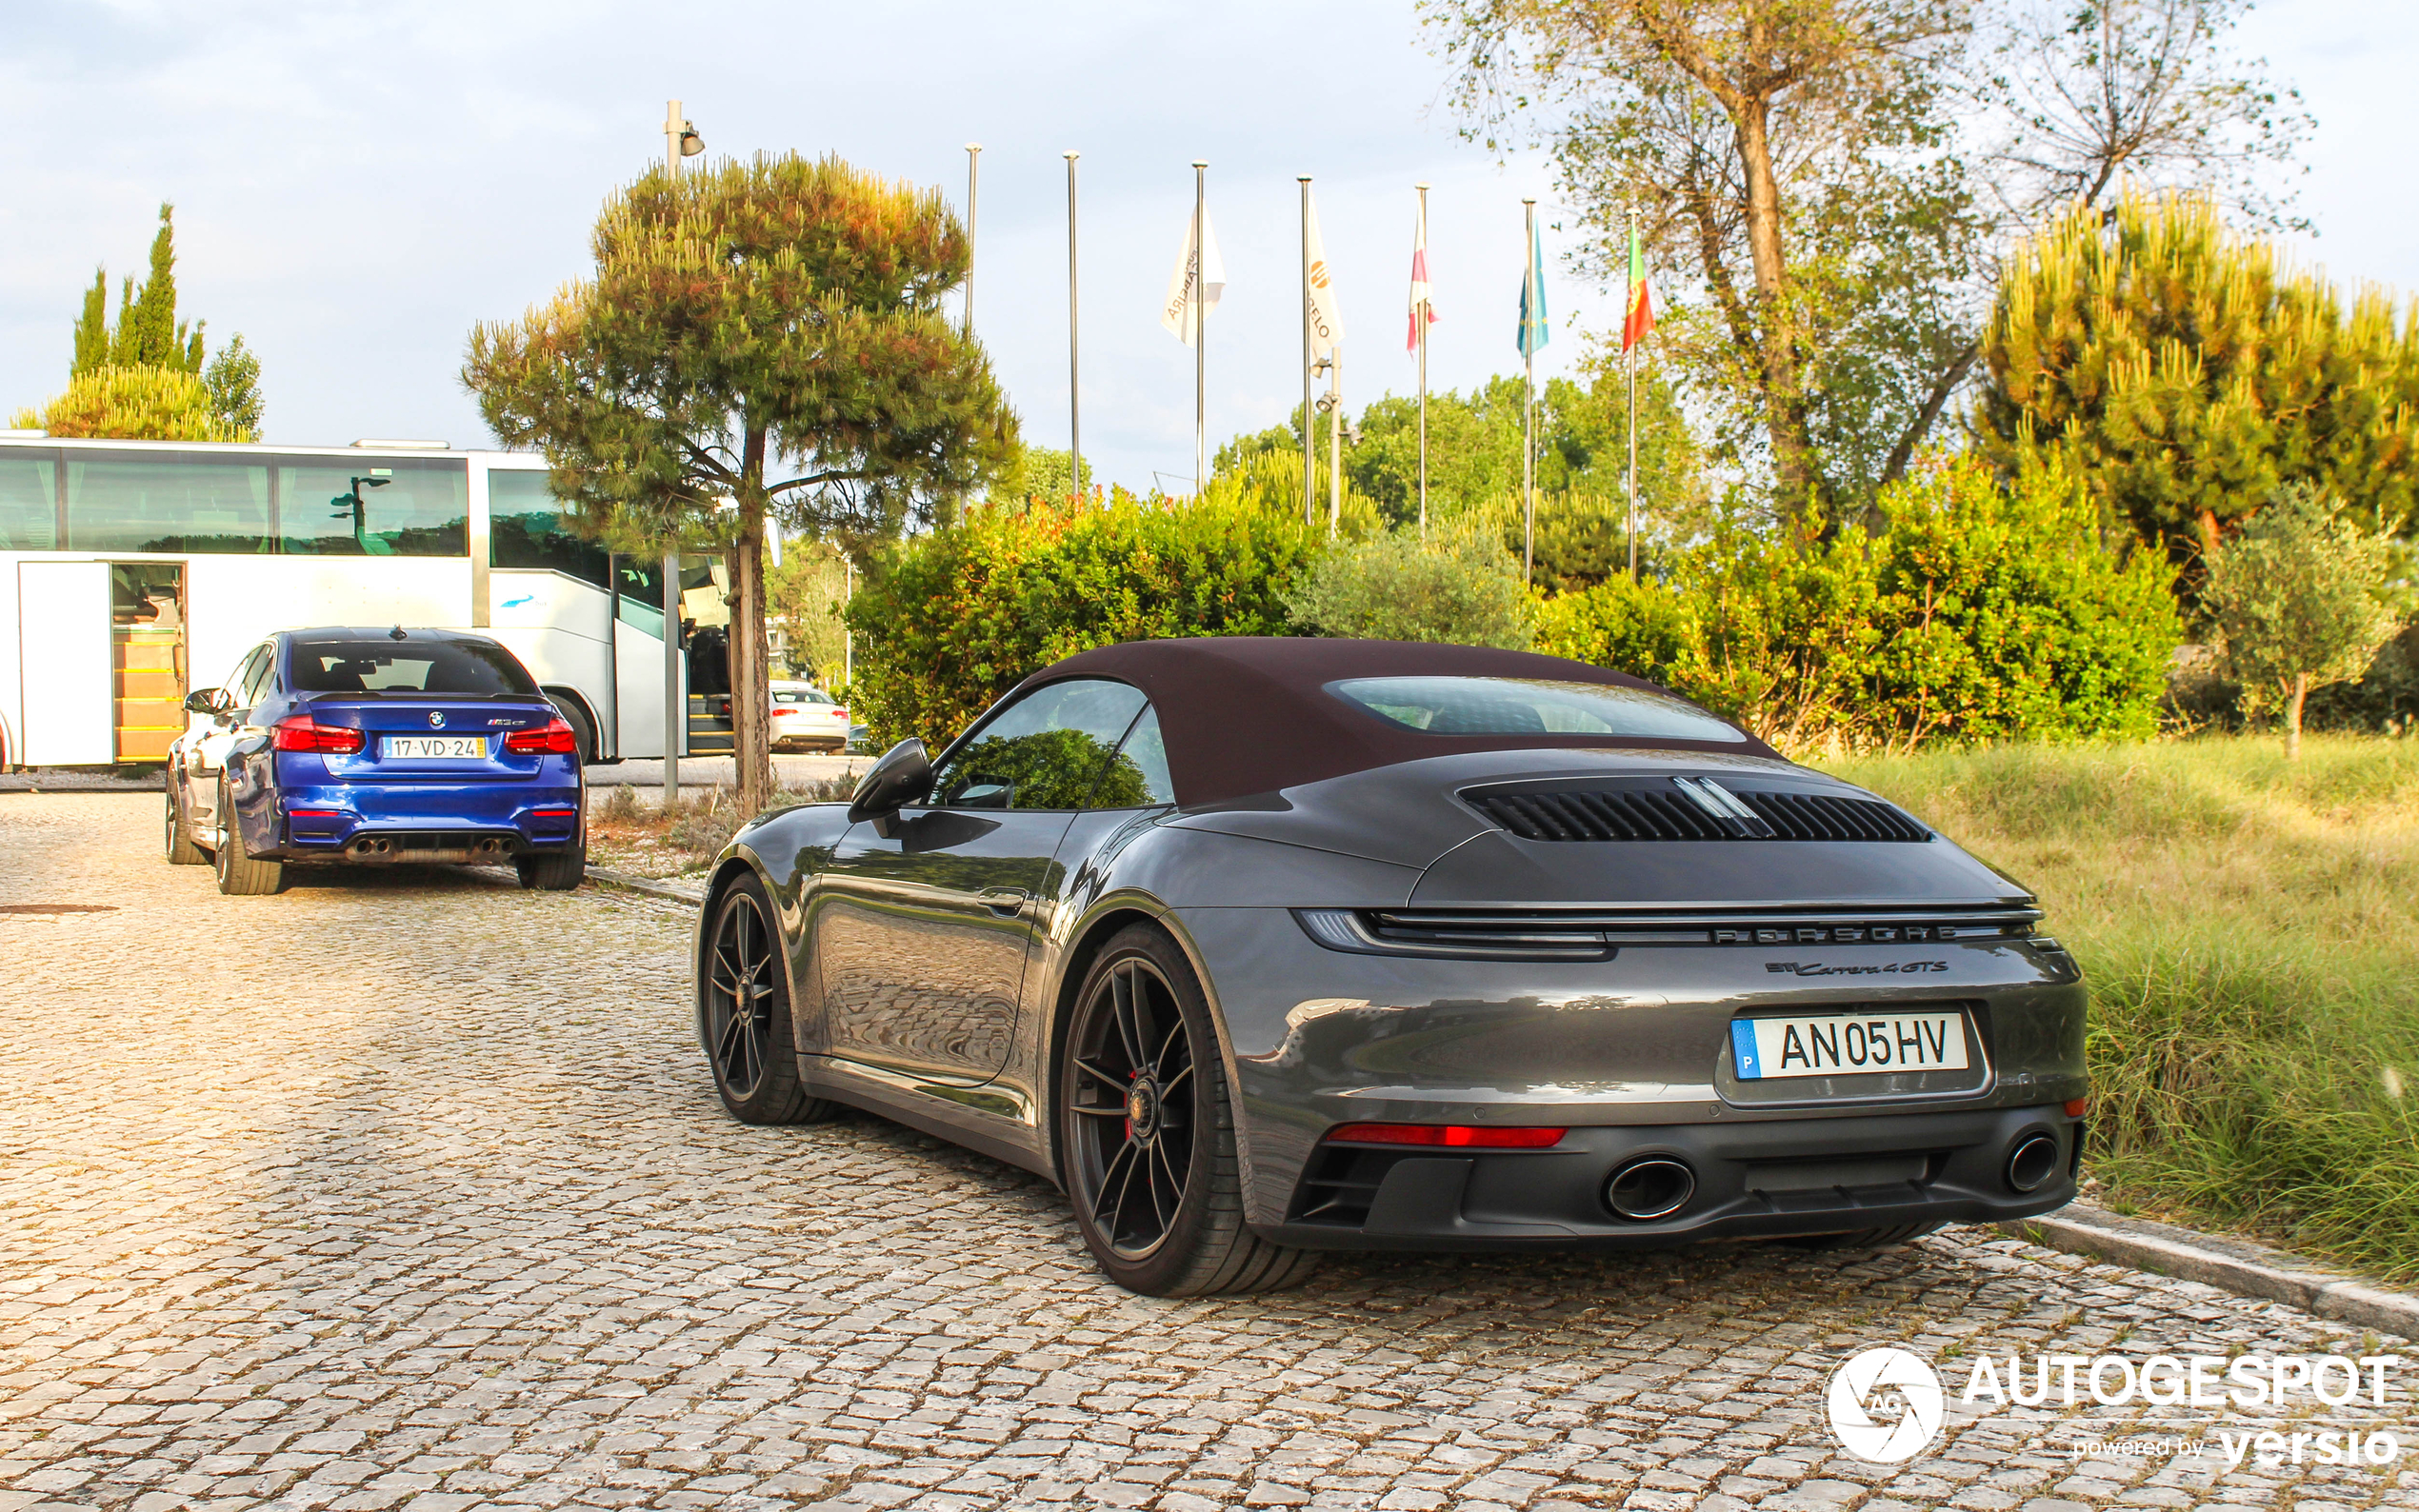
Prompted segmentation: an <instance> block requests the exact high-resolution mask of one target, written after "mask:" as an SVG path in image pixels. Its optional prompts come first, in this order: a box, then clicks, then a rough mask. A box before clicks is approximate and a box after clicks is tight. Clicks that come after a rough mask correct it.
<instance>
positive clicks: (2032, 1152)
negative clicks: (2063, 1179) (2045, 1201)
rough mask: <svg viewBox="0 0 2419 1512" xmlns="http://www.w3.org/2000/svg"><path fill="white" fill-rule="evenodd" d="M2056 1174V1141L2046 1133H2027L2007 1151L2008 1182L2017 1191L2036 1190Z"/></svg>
mask: <svg viewBox="0 0 2419 1512" xmlns="http://www.w3.org/2000/svg"><path fill="white" fill-rule="evenodd" d="M2057 1174H2058V1142H2057V1141H2056V1140H2054V1139H2052V1138H2050V1137H2049V1135H2047V1134H2028V1135H2026V1136H2025V1137H2024V1138H2023V1139H2021V1140H2018V1141H2017V1142H2016V1147H2015V1148H2014V1149H2012V1150H2010V1151H2009V1153H2008V1184H2009V1186H2011V1187H2013V1188H2015V1189H2016V1190H2017V1191H2019V1192H2029V1191H2033V1190H2036V1189H2037V1188H2039V1187H2040V1185H2041V1184H2043V1183H2044V1182H2047V1181H2048V1180H2049V1178H2050V1177H2052V1176H2055V1175H2057Z"/></svg>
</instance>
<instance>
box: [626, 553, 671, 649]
mask: <svg viewBox="0 0 2419 1512" xmlns="http://www.w3.org/2000/svg"><path fill="white" fill-rule="evenodd" d="M613 574H614V578H615V582H614V587H615V589H616V591H615V593H614V594H613V613H614V614H615V616H617V617H618V618H619V619H620V620H621V622H622V623H623V624H624V625H627V626H629V627H630V628H631V629H633V630H638V631H640V632H642V633H644V634H648V635H651V636H653V637H655V639H657V640H659V641H660V640H662V639H663V638H664V567H663V564H662V563H661V562H659V561H655V560H653V559H651V558H648V557H635V556H624V557H615V558H614V559H613Z"/></svg>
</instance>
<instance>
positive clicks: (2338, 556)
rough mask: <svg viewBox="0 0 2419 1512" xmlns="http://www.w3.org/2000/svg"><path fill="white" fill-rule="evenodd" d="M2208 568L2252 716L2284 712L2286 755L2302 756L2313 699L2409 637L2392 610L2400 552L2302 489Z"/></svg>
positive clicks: (2285, 495)
mask: <svg viewBox="0 0 2419 1512" xmlns="http://www.w3.org/2000/svg"><path fill="white" fill-rule="evenodd" d="M2206 561H2207V563H2208V565H2209V577H2208V580H2207V581H2206V582H2205V583H2204V585H2203V587H2202V599H2203V601H2204V602H2205V603H2206V604H2207V605H2208V606H2209V612H2210V614H2211V616H2212V617H2213V618H2214V619H2215V620H2216V622H2217V627H2218V631H2219V633H2220V635H2221V636H2222V637H2223V638H2224V643H2225V647H2226V658H2227V661H2228V663H2229V665H2230V666H2231V667H2232V669H2233V673H2234V676H2235V678H2236V680H2237V681H2239V682H2240V683H2241V684H2242V685H2243V695H2242V696H2243V708H2244V711H2245V712H2246V713H2253V714H2256V713H2258V712H2259V711H2260V710H2261V708H2262V707H2264V706H2275V707H2277V708H2279V709H2280V710H2281V711H2282V713H2283V715H2284V722H2285V755H2286V756H2287V758H2288V759H2289V758H2292V757H2294V756H2297V755H2299V754H2300V753H2301V738H2302V705H2303V704H2304V703H2305V702H2306V701H2307V700H2308V699H2309V691H2310V689H2311V688H2313V687H2326V686H2332V685H2334V684H2338V683H2349V682H2351V681H2353V680H2354V679H2356V678H2358V677H2359V676H2360V675H2361V674H2362V673H2364V672H2366V671H2367V670H2368V669H2369V664H2370V663H2371V662H2372V661H2374V660H2375V658H2376V655H2377V651H2378V649H2379V647H2383V646H2384V645H2385V644H2386V643H2387V642H2388V641H2389V640H2390V639H2391V638H2392V637H2393V634H2394V632H2395V631H2396V630H2398V629H2400V628H2401V625H2400V622H2399V619H2398V617H2397V616H2396V614H2395V613H2394V611H2393V607H2391V605H2390V604H2389V588H2388V581H2389V579H2390V578H2391V577H2392V575H2393V570H2394V567H2395V561H2394V548H2393V543H2392V541H2391V540H2390V539H2389V537H2388V536H2386V535H2385V534H2384V533H2383V532H2378V531H2369V530H2363V529H2361V528H2359V527H2356V526H2354V525H2352V524H2351V522H2349V520H2346V519H2344V518H2342V511H2341V507H2340V506H2339V505H2338V504H2336V503H2335V502H2334V501H2332V500H2330V499H2329V498H2327V497H2326V496H2325V495H2323V494H2321V493H2320V492H2319V491H2318V490H2317V489H2316V488H2313V487H2309V486H2308V485H2306V484H2301V485H2294V486H2290V487H2287V488H2285V489H2284V490H2283V491H2282V492H2280V493H2279V494H2278V495H2277V497H2276V501H2275V502H2274V503H2273V504H2270V505H2269V507H2267V508H2265V509H2262V510H2261V511H2260V512H2259V513H2258V514H2256V515H2254V516H2252V517H2251V522H2250V524H2249V526H2247V527H2245V528H2244V529H2243V531H2242V533H2241V534H2239V535H2237V536H2235V537H2234V538H2233V539H2231V540H2229V541H2225V542H2222V543H2219V544H2218V545H2215V546H2212V547H2210V548H2209V551H2208V553H2207V555H2206Z"/></svg>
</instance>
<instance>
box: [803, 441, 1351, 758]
mask: <svg viewBox="0 0 2419 1512" xmlns="http://www.w3.org/2000/svg"><path fill="white" fill-rule="evenodd" d="M1321 545H1323V539H1322V537H1320V536H1317V535H1313V534H1312V533H1311V532H1310V531H1308V530H1306V529H1305V528H1304V527H1303V526H1302V522H1301V520H1300V519H1299V518H1298V517H1296V516H1292V515H1289V514H1278V513H1274V512H1271V511H1269V510H1266V509H1262V508H1259V507H1256V506H1251V505H1235V506H1229V505H1222V504H1219V503H1217V502H1215V501H1212V502H1210V503H1206V504H1190V505H1175V504H1171V503H1170V502H1168V501H1166V500H1161V499H1150V500H1142V499H1137V498H1135V497H1134V496H1133V495H1131V494H1130V493H1127V492H1126V491H1125V490H1123V489H1117V490H1114V491H1113V493H1112V497H1111V500H1110V505H1109V507H1107V508H1098V509H1090V508H1083V507H1061V506H1051V505H1046V504H1038V503H1037V504H1035V505H1033V506H1032V507H1030V508H1027V509H1021V510H1020V509H978V510H975V511H972V512H971V513H970V514H969V516H968V518H967V519H966V521H965V523H964V524H962V525H958V526H955V527H950V528H949V529H944V530H936V531H934V532H932V533H931V534H930V535H926V536H922V537H919V538H917V539H915V540H912V541H910V542H909V543H908V544H907V545H906V546H905V547H902V548H901V550H900V551H899V553H898V555H897V556H896V557H895V558H894V559H892V560H891V561H890V563H888V564H887V565H885V566H884V567H883V568H882V569H881V570H879V571H874V572H870V573H869V574H868V577H867V580H866V582H865V583H864V584H863V585H862V586H861V587H859V589H858V591H857V596H856V599H855V601H854V602H853V603H852V604H851V605H850V607H849V612H848V622H849V626H850V628H851V629H852V630H854V631H855V632H856V637H857V639H856V647H857V652H856V654H857V667H856V681H855V682H854V683H853V684H851V685H850V699H851V701H852V703H853V706H854V707H855V708H856V709H858V710H859V711H861V713H862V715H863V717H864V719H865V721H866V723H867V724H869V725H870V726H872V727H873V735H874V740H875V742H876V744H888V743H889V742H891V741H894V740H899V739H903V738H905V737H907V736H910V735H916V736H921V737H922V738H923V739H924V740H925V742H926V743H927V744H931V745H937V743H939V742H940V741H943V740H945V739H947V738H948V737H950V736H951V735H954V734H955V733H956V732H957V731H959V730H961V729H964V728H965V727H966V726H967V725H968V724H969V723H970V722H971V721H972V719H973V718H974V716H975V715H977V714H979V713H981V712H982V711H983V710H984V709H985V708H987V707H989V706H990V704H991V703H992V702H993V701H994V700H996V699H997V698H998V697H999V696H1000V695H1001V694H1002V693H1005V692H1007V691H1008V689H1009V688H1010V687H1012V686H1015V685H1016V683H1017V682H1019V681H1020V680H1021V679H1023V678H1024V677H1025V676H1026V675H1027V674H1029V673H1030V672H1032V671H1035V670H1036V669H1038V668H1040V667H1044V666H1049V665H1050V663H1052V662H1055V661H1057V660H1059V659H1060V658H1062V657H1067V656H1072V655H1073V654H1075V653H1076V652H1077V651H1083V650H1089V649H1090V648H1091V647H1095V646H1108V645H1111V644H1113V643H1115V642H1119V641H1134V640H1150V639H1156V638H1165V637H1173V636H1185V635H1283V634H1286V633H1287V632H1288V631H1289V628H1290V621H1289V616H1288V614H1287V612H1286V608H1285V606H1284V603H1283V602H1282V599H1281V595H1282V593H1283V592H1284V590H1285V588H1286V587H1288V586H1289V585H1290V584H1291V582H1292V581H1293V579H1294V578H1295V577H1296V576H1297V575H1298V574H1299V573H1300V572H1301V571H1302V570H1303V568H1304V567H1305V566H1306V565H1307V563H1308V562H1309V558H1310V556H1311V554H1312V553H1313V552H1314V551H1315V550H1316V549H1318V548H1319V547H1320V546H1321Z"/></svg>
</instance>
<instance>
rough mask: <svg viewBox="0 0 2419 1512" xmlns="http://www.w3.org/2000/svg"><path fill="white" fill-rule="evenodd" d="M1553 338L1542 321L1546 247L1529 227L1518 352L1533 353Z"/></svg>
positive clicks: (1521, 283)
mask: <svg viewBox="0 0 2419 1512" xmlns="http://www.w3.org/2000/svg"><path fill="white" fill-rule="evenodd" d="M1552 339H1553V332H1552V330H1551V329H1550V328H1549V327H1548V326H1547V324H1546V248H1545V244H1544V243H1543V242H1542V241H1540V240H1539V239H1538V236H1537V227H1536V225H1535V223H1534V222H1531V223H1530V225H1529V269H1528V271H1527V272H1526V273H1525V274H1523V275H1522V278H1521V280H1520V337H1519V347H1520V354H1521V355H1522V356H1524V357H1532V356H1535V355H1536V352H1537V348H1540V347H1543V346H1544V345H1545V344H1546V343H1547V342H1549V341H1550V340H1552Z"/></svg>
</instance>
